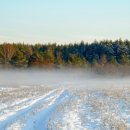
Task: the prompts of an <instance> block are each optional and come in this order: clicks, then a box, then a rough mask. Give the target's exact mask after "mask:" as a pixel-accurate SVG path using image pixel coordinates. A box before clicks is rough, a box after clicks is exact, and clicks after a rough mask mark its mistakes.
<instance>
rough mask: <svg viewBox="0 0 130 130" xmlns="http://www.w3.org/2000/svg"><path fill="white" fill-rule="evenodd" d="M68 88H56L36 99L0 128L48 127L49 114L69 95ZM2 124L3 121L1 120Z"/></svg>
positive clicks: (12, 129) (4, 122)
mask: <svg viewBox="0 0 130 130" xmlns="http://www.w3.org/2000/svg"><path fill="white" fill-rule="evenodd" d="M67 95H68V94H67V90H59V89H56V90H54V91H52V92H50V93H49V94H47V95H45V96H43V97H41V98H39V99H36V101H34V103H32V104H31V105H29V106H26V108H25V109H21V110H20V111H17V112H16V113H15V114H14V115H12V116H10V117H9V118H7V120H5V121H3V122H2V123H3V126H2V125H0V126H2V127H0V129H1V130H2V129H7V130H15V129H16V130H20V129H24V130H33V129H35V130H36V129H38V130H41V129H44V130H45V129H47V123H48V120H49V116H50V115H51V113H52V112H53V111H54V110H55V108H56V106H57V105H58V104H59V103H60V102H62V101H63V100H64V99H65V98H66V96H67ZM0 124H1V122H0Z"/></svg>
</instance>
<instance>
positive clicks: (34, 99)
mask: <svg viewBox="0 0 130 130" xmlns="http://www.w3.org/2000/svg"><path fill="white" fill-rule="evenodd" d="M129 129H130V89H128V88H113V89H111V90H110V89H109V90H108V89H105V90H103V89H100V90H99V89H98V90H96V89H93V90H90V89H89V90H87V89H78V88H77V89H76V88H71V87H68V88H65V87H64V88H55V89H54V88H53V89H52V88H49V87H43V86H21V87H0V130H129Z"/></svg>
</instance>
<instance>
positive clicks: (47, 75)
mask: <svg viewBox="0 0 130 130" xmlns="http://www.w3.org/2000/svg"><path fill="white" fill-rule="evenodd" d="M129 84H130V76H124V75H121V74H120V73H117V74H115V75H114V74H111V75H105V74H97V73H94V72H91V71H88V70H86V69H70V68H69V69H50V70H49V69H25V70H24V69H14V70H13V69H12V70H11V69H6V70H2V69H1V70H0V86H2V85H4V86H11V87H13V86H22V85H41V86H49V87H50V86H51V87H75V88H76V87H77V88H87V89H90V88H97V89H98V88H104V89H105V88H112V87H128V86H129Z"/></svg>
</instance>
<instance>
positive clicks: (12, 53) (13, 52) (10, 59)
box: [0, 39, 130, 67]
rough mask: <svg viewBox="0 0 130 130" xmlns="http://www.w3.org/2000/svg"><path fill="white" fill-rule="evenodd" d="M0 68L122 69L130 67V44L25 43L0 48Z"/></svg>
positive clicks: (123, 42)
mask: <svg viewBox="0 0 130 130" xmlns="http://www.w3.org/2000/svg"><path fill="white" fill-rule="evenodd" d="M0 65H1V66H14V67H32V66H39V67H42V66H47V67H49V66H77V67H82V66H89V67H95V66H97V67H104V66H108V65H109V66H110V65H111V66H119V65H123V66H124V65H127V66H129V65H130V41H128V40H124V41H123V40H121V39H119V40H116V41H111V40H110V41H108V40H104V41H100V42H98V41H94V42H93V43H91V44H88V43H85V42H84V41H81V42H80V43H74V44H64V45H58V44H56V43H55V44H35V45H30V44H24V43H17V44H16V43H12V44H9V43H3V44H1V45H0Z"/></svg>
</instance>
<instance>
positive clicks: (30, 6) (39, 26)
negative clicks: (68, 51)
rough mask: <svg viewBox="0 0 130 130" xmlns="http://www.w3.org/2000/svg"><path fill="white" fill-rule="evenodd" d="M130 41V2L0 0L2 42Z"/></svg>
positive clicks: (103, 0)
mask: <svg viewBox="0 0 130 130" xmlns="http://www.w3.org/2000/svg"><path fill="white" fill-rule="evenodd" d="M118 38H122V39H130V0H0V42H23V41H24V42H27V43H38V42H40V43H47V42H58V43H69V42H76V41H77V42H78V41H81V40H84V41H88V42H89V41H93V40H95V39H97V40H101V39H118Z"/></svg>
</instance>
